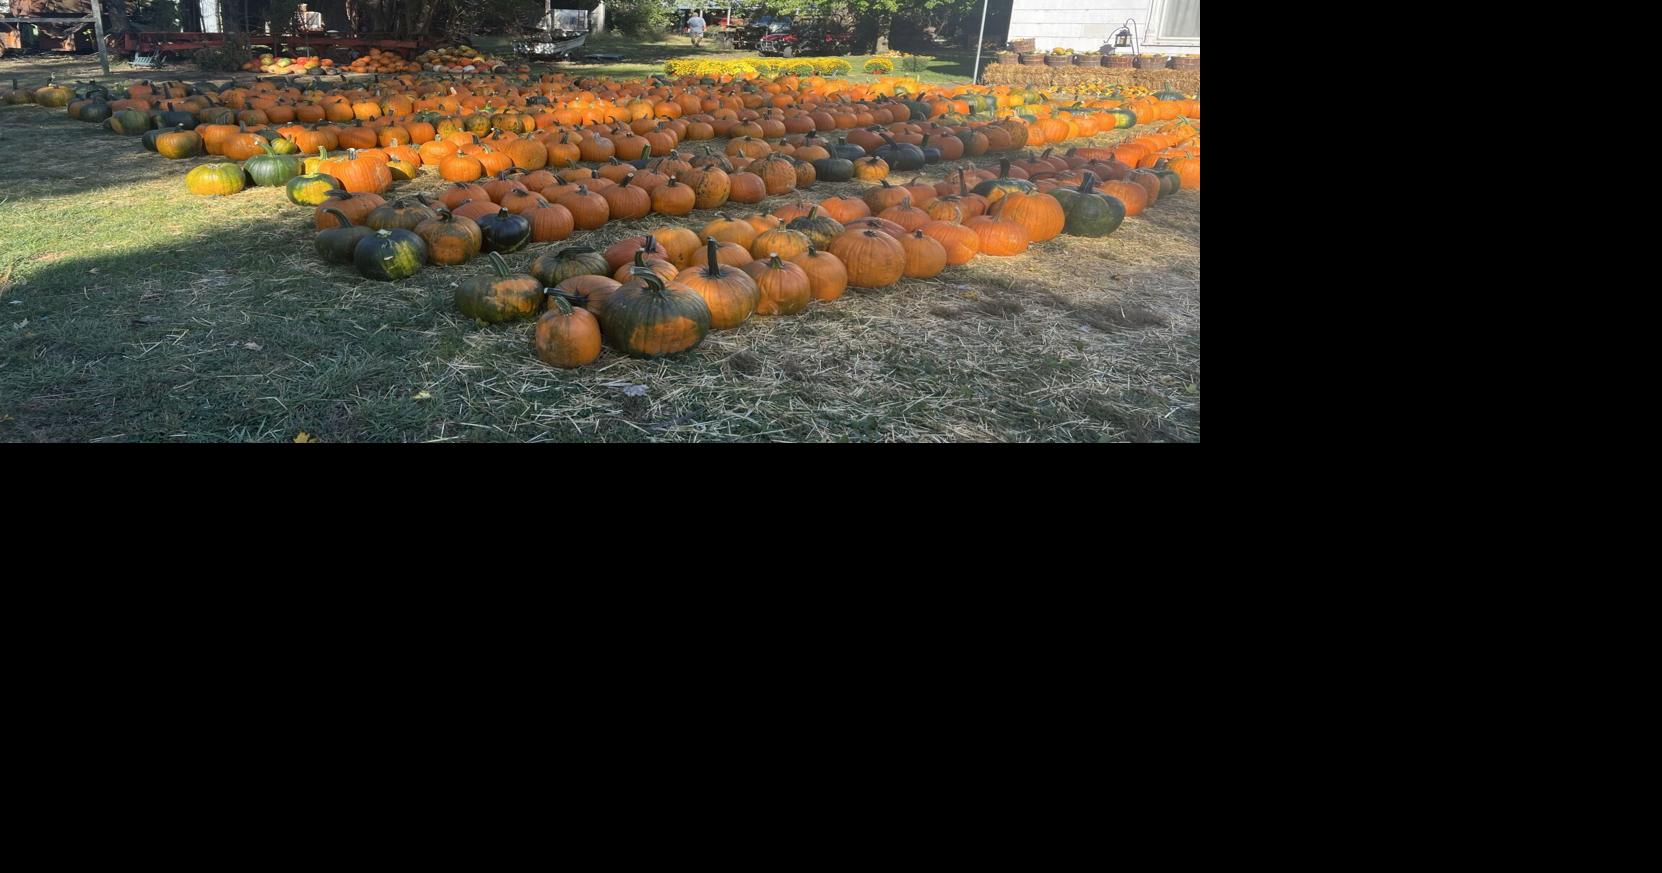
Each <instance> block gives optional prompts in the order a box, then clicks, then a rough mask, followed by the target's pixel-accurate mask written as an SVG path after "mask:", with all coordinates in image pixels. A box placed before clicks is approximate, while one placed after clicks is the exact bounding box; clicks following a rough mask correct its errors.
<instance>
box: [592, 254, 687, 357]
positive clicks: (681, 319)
mask: <svg viewBox="0 0 1662 873" xmlns="http://www.w3.org/2000/svg"><path fill="white" fill-rule="evenodd" d="M600 327H601V330H602V332H603V333H604V334H605V335H606V341H607V342H609V343H611V344H612V346H613V347H614V348H616V349H617V350H618V351H621V352H623V353H624V354H626V355H629V356H630V357H635V358H655V357H658V356H660V355H673V354H675V353H677V352H684V351H686V350H687V349H690V348H692V347H694V346H696V345H698V344H699V343H701V342H703V341H704V337H705V336H706V335H707V334H709V332H710V307H709V306H708V305H707V304H706V303H705V302H704V298H703V297H702V296H700V295H699V293H698V292H696V291H693V290H692V289H690V288H687V287H686V286H684V285H679V284H676V283H674V282H669V283H666V282H664V280H663V278H662V277H660V276H659V275H658V274H657V273H654V272H652V271H651V270H637V271H635V278H633V279H631V280H629V281H628V282H625V283H623V285H621V286H619V287H618V289H617V290H616V291H613V292H612V294H611V295H610V296H609V297H607V298H606V306H605V308H604V309H602V310H601V312H600Z"/></svg>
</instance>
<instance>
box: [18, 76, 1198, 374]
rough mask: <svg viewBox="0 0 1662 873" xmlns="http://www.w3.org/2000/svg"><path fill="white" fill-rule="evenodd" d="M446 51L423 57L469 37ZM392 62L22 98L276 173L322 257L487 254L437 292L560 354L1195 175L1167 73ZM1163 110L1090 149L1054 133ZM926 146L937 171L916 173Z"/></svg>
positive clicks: (1066, 220) (809, 295) (641, 347)
mask: <svg viewBox="0 0 1662 873" xmlns="http://www.w3.org/2000/svg"><path fill="white" fill-rule="evenodd" d="M462 48H465V47H462ZM456 51H457V52H458V53H457V54H453V55H440V54H434V55H432V56H431V57H428V58H427V59H426V60H425V61H422V62H421V63H422V64H424V65H425V64H431V65H432V66H434V67H441V66H442V67H449V66H451V65H452V64H451V63H441V61H450V62H454V61H456V60H458V59H460V58H478V55H477V53H473V54H466V53H461V50H460V49H457V50H456ZM469 51H471V50H469ZM486 60H488V59H486ZM388 63H390V64H397V63H400V62H388ZM411 63H414V62H411ZM395 72H397V74H396V75H393V76H390V77H388V78H387V79H384V80H382V81H381V82H379V83H377V84H376V85H375V86H374V87H373V88H362V87H359V88H350V89H348V88H318V87H313V88H309V89H306V90H302V89H300V88H297V87H287V88H284V87H279V86H278V85H276V84H274V83H270V82H257V83H254V84H252V85H246V86H243V85H238V86H235V87H227V88H223V89H218V88H214V87H212V86H209V85H204V84H198V85H195V86H190V85H185V84H184V83H179V82H164V83H160V84H152V83H148V82H144V83H139V84H137V85H133V86H131V87H129V88H128V89H126V90H125V91H124V92H122V91H110V90H108V89H103V88H97V87H87V88H82V89H78V90H77V89H68V88H62V87H61V86H54V87H49V88H46V89H40V90H38V91H34V92H31V93H30V94H29V96H30V97H31V98H32V102H36V103H40V104H42V105H57V106H64V107H66V111H67V113H68V115H69V117H71V118H74V119H77V120H82V121H97V122H101V123H102V124H103V125H104V126H105V127H106V128H107V129H110V130H111V131H113V132H115V133H119V134H125V135H132V136H140V137H142V141H143V145H144V146H145V147H146V148H149V149H151V150H153V151H155V152H156V153H158V154H161V155H163V156H164V157H169V158H190V157H197V156H203V155H206V156H210V157H212V158H215V159H216V160H214V161H211V162H209V163H204V164H201V165H199V166H196V167H194V168H193V169H191V170H190V172H189V174H188V175H187V176H186V186H187V188H188V189H189V190H190V191H191V192H192V193H195V194H201V195H225V194H234V193H236V192H238V191H241V190H245V189H246V188H247V187H250V186H262V185H267V186H276V185H282V186H284V188H285V190H286V193H287V195H288V199H289V200H290V201H291V202H293V203H295V204H297V205H304V206H308V207H314V213H313V224H314V227H315V230H316V235H315V237H314V246H315V248H316V251H317V253H318V256H319V257H320V258H322V259H323V260H325V261H328V262H331V263H337V264H340V265H343V266H347V265H350V266H351V267H352V268H353V269H355V270H357V271H358V272H359V273H360V274H361V275H363V276H364V277H366V278H371V279H376V280H380V281H398V280H401V279H405V278H408V277H410V276H413V275H414V274H416V273H417V272H419V271H421V270H423V269H426V268H429V267H452V266H458V265H462V264H466V263H468V262H469V261H471V260H472V259H474V258H477V257H479V256H480V255H484V256H486V257H488V258H489V259H490V263H491V270H490V273H489V274H487V275H483V276H479V277H476V278H473V279H469V280H467V281H465V282H462V283H460V284H459V285H458V288H457V291H456V306H457V308H458V310H459V311H460V312H462V313H463V314H465V315H467V316H469V317H471V318H475V319H478V320H480V321H484V322H498V321H510V320H515V319H531V318H536V319H537V320H538V323H537V327H536V330H535V340H534V344H535V347H536V353H537V354H538V356H539V357H541V358H542V359H543V360H545V361H547V362H549V363H551V364H555V365H557V366H580V365H582V364H584V363H587V362H589V361H592V360H594V359H595V357H596V356H598V355H599V353H600V348H601V345H602V340H604V343H605V344H608V345H611V346H612V347H613V348H615V349H616V350H618V351H620V352H623V353H625V354H629V355H637V356H653V355H663V354H673V353H676V352H679V351H684V350H686V349H688V348H692V347H694V346H696V345H698V344H699V343H700V342H702V340H703V339H704V337H705V336H706V335H707V333H708V332H709V331H711V330H730V329H734V328H737V327H739V326H740V325H742V324H743V323H744V322H745V321H747V320H748V319H749V318H751V317H752V316H791V315H795V314H798V313H801V312H803V311H805V310H806V309H807V308H808V307H809V306H811V305H812V304H813V303H815V302H816V301H830V300H835V299H837V298H839V297H841V296H842V295H843V293H844V292H845V290H846V289H847V288H849V287H862V288H887V287H890V286H892V285H894V284H895V283H897V282H899V281H900V280H901V279H903V278H919V279H924V278H929V277H932V276H936V275H939V274H940V273H941V272H942V271H944V270H946V269H947V268H948V267H952V266H956V265H962V264H966V263H969V262H970V261H972V260H973V259H974V258H976V257H981V256H989V257H1010V256H1016V255H1020V254H1022V253H1024V252H1026V251H1027V250H1028V248H1029V246H1031V245H1032V244H1033V243H1038V242H1044V241H1046V240H1050V239H1053V238H1055V237H1057V236H1059V235H1063V234H1068V235H1076V236H1083V237H1103V236H1106V235H1108V234H1111V233H1113V232H1114V231H1115V230H1116V229H1117V228H1119V227H1120V226H1121V224H1122V223H1123V222H1124V221H1125V220H1126V219H1127V218H1128V217H1135V216H1137V215H1139V214H1141V213H1142V212H1143V211H1145V210H1147V209H1149V208H1152V207H1154V206H1155V204H1157V203H1158V202H1159V200H1160V198H1162V197H1166V196H1169V195H1170V194H1172V193H1173V192H1175V191H1177V190H1179V189H1180V188H1185V187H1188V188H1198V187H1199V182H1200V158H1199V143H1200V138H1199V130H1198V127H1197V126H1196V125H1195V123H1194V121H1192V120H1191V119H1193V118H1198V115H1199V101H1198V100H1189V99H1187V98H1184V97H1183V95H1181V94H1167V95H1162V97H1160V98H1155V97H1148V98H1136V99H1130V100H1124V99H1118V98H1103V99H1099V100H1086V101H1081V100H1073V101H1071V102H1062V101H1057V100H1054V99H1051V98H1050V97H1049V96H1048V95H1037V96H1035V95H1030V94H1026V93H1020V92H1014V91H1012V90H1011V89H1003V90H1001V89H999V88H987V87H981V86H973V85H961V86H954V87H951V88H927V87H924V86H922V85H920V84H919V83H916V82H915V81H913V80H905V79H885V80H882V81H879V82H877V83H871V84H856V83H851V82H848V81H846V80H833V79H825V78H820V77H795V76H782V77H778V78H775V79H771V80H770V79H765V78H757V79H748V78H733V79H727V80H726V81H718V80H712V79H710V78H703V79H698V78H692V77H682V78H680V79H676V80H670V79H667V78H663V77H654V78H653V79H650V80H646V81H631V82H617V81H613V80H610V79H575V80H574V79H571V78H569V77H567V76H564V75H551V76H543V77H541V78H540V79H536V80H531V79H525V78H519V79H508V78H504V77H501V76H481V77H473V78H471V79H467V80H454V79H450V78H445V79H438V78H433V77H428V76H424V75H417V74H411V73H408V72H403V71H395ZM13 93H18V92H17V91H16V90H15V89H14V92H13ZM43 98H46V99H43ZM5 99H6V100H7V102H12V101H13V97H12V96H11V94H8V95H7V96H6V98H5ZM48 100H50V101H54V102H47V101H48ZM60 100H61V102H55V101H60ZM19 102H21V101H19ZM978 116H986V117H978ZM1161 121H1163V122H1164V123H1163V124H1160V125H1159V126H1158V127H1157V128H1154V129H1152V130H1147V131H1145V132H1143V133H1141V134H1139V135H1135V136H1131V137H1128V138H1127V139H1125V140H1123V141H1121V142H1118V143H1116V144H1114V145H1113V146H1110V147H1106V148H1101V147H1097V148H1092V147H1085V148H1065V150H1063V151H1058V149H1059V148H1063V147H1064V144H1065V143H1067V142H1068V141H1070V140H1074V139H1077V138H1081V137H1090V136H1094V135H1096V134H1098V133H1101V132H1104V131H1110V130H1115V129H1120V128H1128V127H1131V126H1133V125H1151V124H1154V123H1157V122H1161ZM932 167H933V168H939V169H944V170H946V173H945V177H944V178H943V179H941V180H940V181H935V182H926V181H923V180H922V179H921V177H920V176H919V173H920V172H922V171H925V170H926V169H928V168H932ZM424 168H425V169H424ZM423 172H426V173H430V174H437V175H438V176H440V177H441V178H443V179H445V180H447V181H449V182H450V183H451V184H450V185H449V186H448V187H446V188H444V189H443V190H442V192H439V193H437V194H436V195H435V197H434V198H433V199H428V198H427V197H426V196H423V195H420V194H417V195H414V196H409V197H398V196H395V195H394V194H393V192H392V189H393V187H394V185H395V184H396V183H398V182H400V181H404V180H410V179H414V178H416V177H417V176H418V175H419V174H422V173H423ZM907 177H910V181H903V180H905V179H906V178H907ZM853 181H859V182H862V183H866V185H867V186H868V187H865V188H864V190H863V192H862V193H861V194H860V196H852V195H848V194H844V195H841V196H828V197H816V196H813V195H811V194H810V193H809V192H810V191H811V190H812V189H813V188H814V187H815V186H816V185H817V184H819V183H821V182H833V183H847V182H853ZM772 197H786V198H789V199H788V200H787V201H786V202H785V203H784V205H782V206H778V207H777V208H775V209H773V210H772V212H771V213H767V212H763V211H760V210H754V209H751V208H750V207H752V205H753V204H759V203H762V202H763V201H764V200H766V199H768V198H772ZM389 198H391V199H390V200H389ZM776 202H777V201H776ZM697 210H705V211H706V213H705V215H704V216H701V217H697V218H692V219H688V221H689V223H688V225H687V226H678V225H675V224H664V225H662V226H660V227H657V228H655V229H653V230H651V231H650V232H647V233H644V234H640V235H632V236H629V237H626V238H624V239H622V240H620V241H618V242H616V243H615V244H613V245H610V246H609V247H607V248H605V249H604V250H603V251H595V250H594V249H593V248H591V247H588V246H582V245H578V246H567V247H565V248H561V249H557V250H553V251H547V252H542V253H540V254H538V256H537V257H535V258H534V259H533V260H532V261H531V262H530V263H529V264H528V265H527V266H525V267H524V268H523V269H522V270H516V268H515V267H514V266H513V265H512V264H510V263H509V262H508V261H507V260H506V259H505V257H504V256H505V255H511V254H513V253H516V252H519V251H521V250H523V249H525V248H527V247H528V246H540V245H541V244H545V243H552V242H558V241H561V240H565V239H566V238H568V237H570V236H571V235H572V234H573V233H576V232H580V231H595V230H600V229H602V228H604V227H605V226H606V225H607V224H608V223H610V222H619V221H638V220H641V219H644V218H647V217H648V216H651V215H654V214H656V215H660V216H664V217H665V218H666V219H682V218H684V217H688V216H691V215H692V213H694V212H695V211H697ZM694 228H697V230H696V231H695V230H694Z"/></svg>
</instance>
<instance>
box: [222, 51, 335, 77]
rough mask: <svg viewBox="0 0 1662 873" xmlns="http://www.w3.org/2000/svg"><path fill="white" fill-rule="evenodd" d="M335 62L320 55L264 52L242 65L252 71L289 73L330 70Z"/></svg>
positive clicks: (311, 72) (278, 73)
mask: <svg viewBox="0 0 1662 873" xmlns="http://www.w3.org/2000/svg"><path fill="white" fill-rule="evenodd" d="M334 66H335V62H334V61H332V60H330V59H328V58H318V57H311V56H307V57H301V58H297V57H290V56H287V55H271V54H264V55H260V56H259V57H257V58H255V59H254V60H251V61H249V62H248V63H246V64H243V65H242V68H243V69H244V70H246V71H248V72H251V73H274V74H277V75H285V74H289V73H299V74H306V75H309V74H313V73H318V72H330V71H331V69H332V68H333V67H334Z"/></svg>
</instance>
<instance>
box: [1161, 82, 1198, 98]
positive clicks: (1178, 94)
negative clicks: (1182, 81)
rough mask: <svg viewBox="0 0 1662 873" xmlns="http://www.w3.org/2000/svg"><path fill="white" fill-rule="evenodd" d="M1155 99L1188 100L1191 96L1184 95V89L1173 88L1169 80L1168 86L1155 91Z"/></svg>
mask: <svg viewBox="0 0 1662 873" xmlns="http://www.w3.org/2000/svg"><path fill="white" fill-rule="evenodd" d="M1154 99H1156V100H1187V99H1189V98H1187V97H1185V96H1183V92H1182V91H1176V90H1173V89H1172V86H1171V83H1170V82H1167V83H1166V87H1164V88H1162V89H1160V90H1159V91H1156V92H1154Z"/></svg>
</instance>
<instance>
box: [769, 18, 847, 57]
mask: <svg viewBox="0 0 1662 873" xmlns="http://www.w3.org/2000/svg"><path fill="white" fill-rule="evenodd" d="M853 47H854V31H852V30H849V29H848V28H847V27H846V26H844V25H843V24H841V23H839V22H836V21H796V22H792V23H791V24H790V26H789V27H788V28H786V29H785V30H783V31H780V32H778V33H770V34H768V35H766V36H764V37H762V38H761V40H760V41H759V42H758V43H757V46H756V50H757V51H759V52H761V53H762V54H764V55H779V56H781V57H786V58H790V57H795V56H797V55H846V54H848V53H849V52H850V51H851V50H853Z"/></svg>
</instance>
